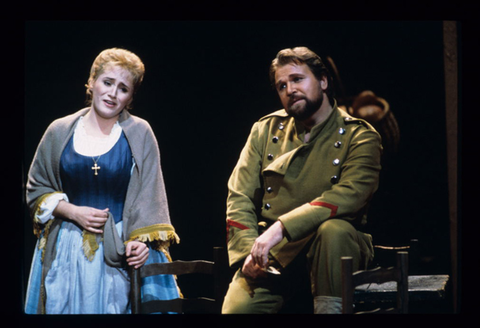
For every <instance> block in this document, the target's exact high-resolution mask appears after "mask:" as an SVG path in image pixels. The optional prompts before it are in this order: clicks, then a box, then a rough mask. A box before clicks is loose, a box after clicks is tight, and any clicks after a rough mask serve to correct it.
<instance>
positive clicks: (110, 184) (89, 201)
mask: <svg viewBox="0 0 480 328" xmlns="http://www.w3.org/2000/svg"><path fill="white" fill-rule="evenodd" d="M95 163H96V164H97V165H96V166H98V169H97V170H95ZM132 165H133V159H132V152H131V150H130V146H129V145H128V142H127V139H126V138H125V135H124V133H123V132H122V135H121V136H120V138H119V140H118V141H117V143H116V144H115V145H114V146H113V147H112V148H111V149H110V150H109V151H108V152H106V153H105V154H102V155H100V156H93V157H92V156H84V155H81V154H79V153H77V152H76V151H75V149H74V143H73V137H72V138H71V139H70V140H69V142H68V144H67V146H66V147H65V149H64V151H63V153H62V157H61V159H60V177H61V181H62V188H63V192H64V193H65V194H67V196H68V199H69V201H70V202H71V203H72V204H75V205H77V206H89V207H94V208H97V209H100V210H103V209H105V208H108V209H109V211H110V212H111V213H112V215H113V217H114V219H115V223H117V222H119V221H120V220H122V212H123V205H124V201H125V196H126V193H127V188H128V183H129V181H130V174H131V169H132ZM95 172H97V174H96V175H95Z"/></svg>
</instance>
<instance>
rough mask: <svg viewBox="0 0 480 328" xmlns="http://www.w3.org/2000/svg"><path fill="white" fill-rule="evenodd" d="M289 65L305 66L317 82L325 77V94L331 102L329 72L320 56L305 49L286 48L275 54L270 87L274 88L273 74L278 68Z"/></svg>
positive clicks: (271, 68) (331, 87)
mask: <svg viewBox="0 0 480 328" xmlns="http://www.w3.org/2000/svg"><path fill="white" fill-rule="evenodd" d="M291 63H295V64H297V65H301V64H306V65H307V66H308V68H310V70H311V71H312V73H313V75H315V77H316V78H317V79H318V80H320V79H321V78H322V77H323V76H325V77H326V78H327V81H328V87H327V90H325V93H326V94H327V95H328V98H329V100H330V102H333V81H332V77H331V75H330V72H329V71H328V69H327V67H326V66H325V64H324V63H323V61H322V59H321V58H320V56H318V55H317V54H316V53H314V52H313V51H312V50H310V49H308V48H307V47H296V48H286V49H283V50H280V51H279V52H278V53H277V56H276V57H275V59H274V60H272V64H271V65H270V72H269V74H270V82H271V83H272V86H275V72H276V71H277V69H278V67H280V66H285V65H287V64H291Z"/></svg>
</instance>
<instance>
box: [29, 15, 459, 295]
mask: <svg viewBox="0 0 480 328" xmlns="http://www.w3.org/2000/svg"><path fill="white" fill-rule="evenodd" d="M442 42H443V40H442V22H441V21H391V22H388V21H387V22H377V21H373V22H354V21H345V22H340V21H338V22H337V21H326V22H319V21H271V22H268V21H238V22H237V21H198V22H194V21H151V22H150V21H140V22H136V21H132V22H126V21H105V22H101V21H67V22H62V21H38V22H35V21H29V22H26V24H25V116H24V117H25V140H24V142H25V145H24V146H25V147H24V162H23V164H24V167H23V176H24V178H26V174H27V172H28V167H29V165H30V163H31V160H32V157H33V154H34V152H35V149H36V146H37V144H38V142H39V140H40V138H41V136H42V134H43V132H44V131H45V129H46V128H47V126H48V124H49V123H50V122H51V121H53V120H54V119H56V118H59V117H62V116H65V115H67V114H70V113H73V112H74V111H77V110H78V109H80V108H82V107H84V100H85V87H84V84H85V83H86V82H87V79H88V76H89V70H90V66H91V64H92V62H93V60H94V59H95V57H96V55H97V54H98V53H99V52H100V51H102V50H103V49H106V48H110V47H123V48H126V49H129V50H131V51H133V52H134V53H136V54H137V55H138V56H139V57H140V58H141V59H142V60H143V62H144V64H145V67H146V75H145V79H144V82H143V85H142V87H141V88H140V91H139V93H138V94H137V96H136V98H135V100H134V108H133V110H132V114H134V115H138V116H140V117H142V118H144V119H146V120H147V121H149V123H150V124H151V126H152V128H153V130H154V132H155V134H156V137H157V139H158V143H159V147H160V151H161V159H162V167H163V173H164V176H165V184H166V189H167V196H168V199H169V207H170V214H171V220H172V223H173V225H174V226H175V228H176V231H177V233H178V234H179V236H180V238H181V243H180V244H179V245H175V246H172V247H171V249H170V250H171V254H172V257H173V258H174V259H199V258H202V259H211V258H212V247H214V246H225V238H226V233H225V209H226V196H227V187H226V186H227V180H228V177H229V175H230V173H231V171H232V169H233V167H234V165H235V163H236V161H237V159H238V156H239V154H240V151H241V149H242V147H243V145H244V143H245V141H246V138H247V136H248V134H249V131H250V128H251V126H252V124H253V123H254V122H255V121H256V120H257V119H259V118H260V117H261V116H263V115H265V114H267V113H269V112H272V111H274V110H277V109H279V108H281V105H280V102H279V100H278V97H277V95H276V94H275V92H274V91H273V90H272V89H271V88H270V85H269V80H268V68H269V65H270V62H271V60H272V59H273V58H274V57H275V55H276V53H277V52H278V51H279V50H281V49H283V48H287V47H295V46H307V47H309V48H310V49H312V50H313V51H315V52H316V53H318V54H319V55H320V56H322V57H325V56H330V57H332V58H333V59H334V61H335V63H336V65H337V67H338V69H339V71H340V75H341V78H342V81H343V84H344V86H345V87H346V90H347V94H348V95H351V96H353V95H356V94H358V93H359V92H361V91H363V90H372V91H373V92H375V93H376V94H377V95H378V96H380V97H382V98H384V99H386V100H387V101H388V102H389V104H390V108H391V110H392V112H393V113H394V115H395V117H396V119H397V121H398V124H399V126H400V133H401V141H400V149H399V151H398V153H397V154H396V155H395V156H394V157H393V158H391V159H390V160H389V161H388V163H386V164H387V165H386V167H385V169H384V171H383V172H382V175H381V184H380V188H379V190H378V192H377V194H376V196H375V199H374V201H373V204H372V206H371V212H370V217H369V224H368V226H367V228H366V229H367V231H369V232H371V233H372V234H373V235H374V243H375V244H383V245H405V244H408V243H409V240H410V239H412V238H417V239H418V240H419V245H420V255H421V263H420V266H419V268H418V270H419V271H420V272H422V273H431V274H433V273H442V274H443V273H446V274H449V273H450V237H449V233H450V232H449V229H450V227H449V217H448V189H447V174H446V173H447V171H446V169H447V157H446V126H447V124H448V122H446V121H445V100H444V99H445V98H444V97H445V92H444V73H443V72H444V71H443V44H442ZM24 236H25V242H24V245H25V248H24V268H23V274H24V281H25V282H26V281H27V278H28V272H29V267H30V261H31V257H32V254H33V247H34V243H35V240H36V239H35V236H34V235H33V234H32V224H31V219H30V218H29V217H28V214H27V210H26V208H25V213H24ZM181 287H182V286H181Z"/></svg>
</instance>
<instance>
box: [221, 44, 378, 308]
mask: <svg viewBox="0 0 480 328" xmlns="http://www.w3.org/2000/svg"><path fill="white" fill-rule="evenodd" d="M270 78H271V81H272V83H273V84H274V86H275V88H276V90H277V92H278V95H279V97H280V100H281V102H282V105H283V106H284V109H282V110H279V111H276V112H274V113H271V114H269V115H267V116H265V117H263V118H261V119H260V120H259V121H258V122H256V123H255V124H254V126H253V128H252V130H251V133H250V136H249V137H248V140H247V143H246V145H245V147H244V149H243V150H242V153H241V155H240V159H239V161H238V163H237V165H236V167H235V169H234V171H233V173H232V175H231V177H230V179H229V182H228V188H229V193H228V199H227V235H228V236H227V237H228V251H229V261H230V265H231V266H232V267H238V268H239V270H238V271H237V272H236V274H235V276H234V278H233V280H232V283H231V284H230V287H229V290H228V292H227V295H226V297H225V301H224V306H223V310H222V311H223V313H276V312H278V311H279V310H280V309H281V308H282V307H283V305H284V303H285V302H286V300H288V298H289V297H290V296H291V294H292V293H293V292H294V291H295V290H296V289H297V287H298V286H299V283H300V282H301V280H302V279H301V278H302V270H308V276H309V278H310V286H311V291H312V294H313V298H314V311H315V313H340V312H341V259H340V258H341V257H342V256H352V257H353V259H354V265H355V268H354V269H360V268H365V267H366V265H367V264H368V263H369V261H371V260H372V258H373V246H372V243H371V236H370V235H368V234H364V233H362V232H360V231H359V230H358V229H359V228H360V227H361V226H362V225H363V224H365V223H366V218H365V212H366V208H367V206H368V203H369V201H370V199H371V197H372V195H373V193H374V192H375V190H376V189H377V186H378V175H379V171H380V155H381V140H380V136H379V134H378V133H377V132H376V131H375V129H374V128H373V127H372V126H371V125H369V124H368V123H367V122H365V121H363V120H361V119H357V118H353V117H351V116H350V115H348V114H347V113H346V112H344V111H342V110H340V109H338V108H337V105H336V102H335V100H334V98H333V94H332V91H331V86H332V82H331V80H330V75H329V72H328V70H327V69H326V67H325V66H324V64H323V62H322V60H321V58H320V57H318V56H317V55H316V54H315V53H314V52H312V51H311V50H309V49H308V48H305V47H298V48H294V49H284V50H282V51H280V52H279V53H278V54H277V57H276V58H275V59H274V60H273V62H272V64H271V67H270ZM263 226H265V228H266V230H265V231H264V232H263V233H261V232H262V231H261V230H262V227H263Z"/></svg>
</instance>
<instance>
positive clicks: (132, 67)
mask: <svg viewBox="0 0 480 328" xmlns="http://www.w3.org/2000/svg"><path fill="white" fill-rule="evenodd" d="M112 66H119V67H121V68H123V69H126V70H127V71H129V72H130V73H131V74H132V81H133V92H134V94H135V92H137V90H138V88H139V87H140V85H141V84H142V81H143V76H144V75H145V65H144V64H143V62H142V61H141V59H140V58H139V57H138V56H137V55H135V54H134V53H133V52H131V51H129V50H126V49H120V48H110V49H105V50H103V51H102V52H100V54H99V55H98V56H97V58H95V60H94V61H93V64H92V67H91V69H90V77H89V78H88V83H87V84H85V87H86V88H87V90H86V94H87V100H86V103H87V105H88V106H90V105H91V104H92V87H93V83H94V82H95V81H96V80H97V78H98V77H99V76H100V75H101V74H102V73H103V72H104V71H105V70H106V69H107V68H109V67H112ZM126 109H130V105H129V106H128V107H127V108H126Z"/></svg>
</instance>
